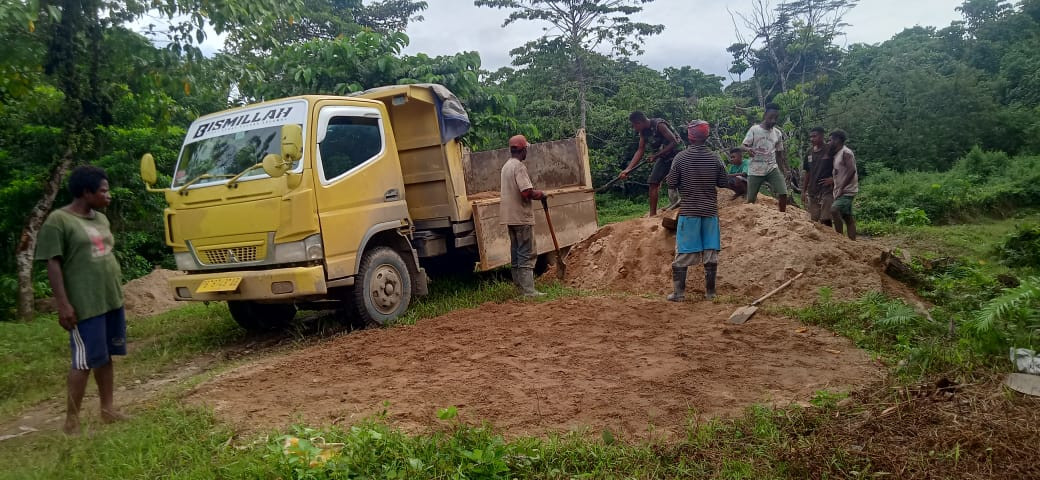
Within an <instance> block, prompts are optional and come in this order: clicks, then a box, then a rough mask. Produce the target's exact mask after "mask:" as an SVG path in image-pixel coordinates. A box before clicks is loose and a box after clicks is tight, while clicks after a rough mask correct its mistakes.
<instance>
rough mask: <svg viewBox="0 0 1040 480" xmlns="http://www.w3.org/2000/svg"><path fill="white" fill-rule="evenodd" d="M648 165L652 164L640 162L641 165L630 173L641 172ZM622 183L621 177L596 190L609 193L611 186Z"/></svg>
mask: <svg viewBox="0 0 1040 480" xmlns="http://www.w3.org/2000/svg"><path fill="white" fill-rule="evenodd" d="M647 165H650V164H649V163H647V162H639V165H636V168H633V169H632V171H631V172H628V173H633V172H635V171H636V170H639V169H640V168H643V167H645V166H647ZM620 181H621V177H614V179H613V180H611V181H609V182H607V183H605V184H603V186H602V187H599V188H597V189H596V193H603V192H605V191H607V189H609V188H610V187H611V186H613V185H614V184H615V183H617V182H620Z"/></svg>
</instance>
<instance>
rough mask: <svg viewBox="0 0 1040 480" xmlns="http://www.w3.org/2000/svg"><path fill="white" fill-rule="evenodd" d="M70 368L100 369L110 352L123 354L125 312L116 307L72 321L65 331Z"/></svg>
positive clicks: (110, 358) (106, 361) (124, 346)
mask: <svg viewBox="0 0 1040 480" xmlns="http://www.w3.org/2000/svg"><path fill="white" fill-rule="evenodd" d="M69 347H71V349H72V368H73V369H76V370H90V369H92V368H100V367H103V366H105V365H106V364H108V362H110V361H111V360H112V355H126V313H125V312H124V311H123V307H119V308H117V309H115V310H112V311H110V312H107V313H103V314H101V315H98V316H96V317H91V318H88V319H86V320H80V321H79V322H78V323H76V328H73V329H72V331H71V332H69Z"/></svg>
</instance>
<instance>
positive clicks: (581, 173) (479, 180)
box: [463, 135, 592, 195]
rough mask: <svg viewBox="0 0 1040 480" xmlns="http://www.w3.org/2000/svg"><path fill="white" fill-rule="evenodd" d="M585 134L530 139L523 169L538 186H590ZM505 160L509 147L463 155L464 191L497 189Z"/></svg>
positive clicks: (469, 193)
mask: <svg viewBox="0 0 1040 480" xmlns="http://www.w3.org/2000/svg"><path fill="white" fill-rule="evenodd" d="M584 146H585V137H584V136H583V135H582V136H579V137H575V138H569V139H566V140H558V141H555V142H543V143H534V144H531V146H530V147H528V152H527V160H525V161H524V164H525V165H527V173H528V175H529V176H530V177H531V183H533V184H534V186H535V188H537V189H539V190H553V189H559V188H565V187H573V186H579V187H588V188H591V187H592V176H591V173H590V172H588V170H587V169H588V157H587V151H586V150H585V148H584ZM506 160H509V149H508V148H501V149H498V150H490V151H486V152H476V153H470V154H469V155H466V156H465V157H464V158H463V170H464V171H465V175H466V194H468V195H477V194H481V193H486V192H496V193H497V192H498V189H499V188H500V186H501V181H502V180H501V179H502V165H505V163H506Z"/></svg>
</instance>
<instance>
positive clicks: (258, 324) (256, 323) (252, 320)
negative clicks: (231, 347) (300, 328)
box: [227, 301, 296, 332]
mask: <svg viewBox="0 0 1040 480" xmlns="http://www.w3.org/2000/svg"><path fill="white" fill-rule="evenodd" d="M227 305H228V310H229V311H230V312H231V318H233V319H235V323H238V325H239V326H241V327H242V328H244V329H246V330H248V331H250V332H267V331H271V330H279V329H283V328H285V327H287V326H289V323H290V322H292V319H293V317H295V316H296V305H293V304H291V303H258V302H249V301H229V302H227Z"/></svg>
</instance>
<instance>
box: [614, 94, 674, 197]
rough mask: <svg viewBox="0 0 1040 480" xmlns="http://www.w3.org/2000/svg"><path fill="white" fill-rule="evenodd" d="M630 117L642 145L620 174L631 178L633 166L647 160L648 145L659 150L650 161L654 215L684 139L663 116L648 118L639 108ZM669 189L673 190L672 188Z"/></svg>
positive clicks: (651, 156) (649, 180)
mask: <svg viewBox="0 0 1040 480" xmlns="http://www.w3.org/2000/svg"><path fill="white" fill-rule="evenodd" d="M628 121H629V123H631V124H632V129H633V130H635V131H636V133H638V134H639V147H638V148H637V149H636V154H635V155H633V156H632V161H631V162H629V163H628V167H627V168H625V169H624V170H622V171H621V173H620V174H619V175H618V177H620V178H621V179H625V178H628V174H629V173H632V170H635V168H636V167H637V166H639V162H641V161H642V160H643V154H644V153H646V150H647V147H649V148H650V149H651V150H656V151H655V152H654V153H653V154H652V155H650V158H649V159H647V162H649V163H652V164H653V165H654V167H653V170H651V171H650V178H649V179H648V180H647V181H648V182H649V183H650V216H651V217H652V216H654V215H657V197H658V195H659V193H658V192H660V190H661V182H663V181H664V177H665V176H666V175H668V172H669V171H670V170H671V168H672V159H673V158H675V155H676V154H677V153H679V152H680V151H681V150H682V139H680V138H679V137H678V135H677V134H676V133H675V132H674V131H673V130H672V127H671V125H669V124H668V121H667V120H665V119H663V118H647V116H646V114H645V113H643V112H639V111H636V112H632V114H631V115H629V116H628ZM668 193H669V194H671V193H672V192H671V191H670V190H669V192H668Z"/></svg>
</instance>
